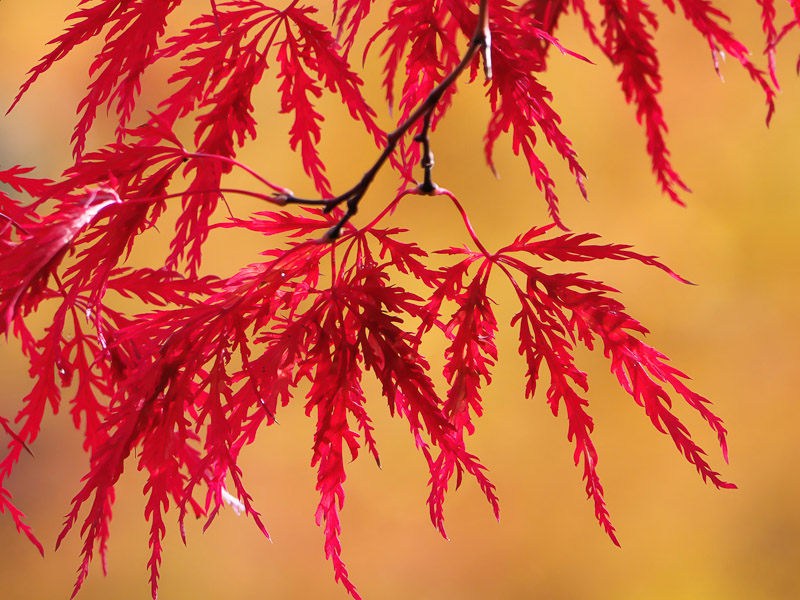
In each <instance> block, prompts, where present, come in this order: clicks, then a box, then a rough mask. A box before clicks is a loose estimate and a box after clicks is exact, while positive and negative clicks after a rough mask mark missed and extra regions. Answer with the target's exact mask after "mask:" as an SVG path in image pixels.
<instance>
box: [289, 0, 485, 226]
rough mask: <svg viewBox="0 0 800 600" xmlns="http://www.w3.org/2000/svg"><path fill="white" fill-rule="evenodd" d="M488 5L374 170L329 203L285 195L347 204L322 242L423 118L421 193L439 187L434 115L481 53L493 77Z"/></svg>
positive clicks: (298, 201) (294, 201)
mask: <svg viewBox="0 0 800 600" xmlns="http://www.w3.org/2000/svg"><path fill="white" fill-rule="evenodd" d="M487 4H488V0H481V2H480V6H479V9H478V24H477V26H476V27H475V33H473V35H472V39H471V40H470V43H469V48H468V49H467V51H466V52H465V53H464V56H463V57H462V58H461V62H459V63H458V65H457V66H456V67H455V68H454V69H453V70H452V71H451V72H450V73H449V74H448V75H447V76H446V77H445V78H444V79H443V80H442V82H441V83H440V84H439V85H437V86H436V87H435V88H433V90H431V92H430V93H429V94H428V96H427V97H426V98H425V100H424V101H423V102H422V104H420V105H419V106H418V107H417V109H416V110H415V111H414V112H413V113H411V115H409V117H408V118H407V119H406V120H405V121H403V122H402V123H401V124H400V125H399V126H398V127H397V129H395V130H394V131H392V132H390V133H389V134H387V136H386V147H385V148H384V149H383V152H381V155H380V156H379V157H378V160H376V161H375V164H373V165H372V167H371V168H370V169H369V170H368V171H367V172H366V173H364V176H363V177H362V178H361V180H360V181H359V182H358V183H357V184H356V185H355V186H353V187H352V188H350V189H349V190H348V191H346V192H345V193H344V194H341V195H339V196H336V197H335V198H330V199H328V200H309V199H305V198H297V197H295V196H286V198H285V199H284V198H281V200H282V201H285V203H286V204H305V205H319V206H324V207H325V208H324V209H323V210H324V212H326V213H328V212H330V211H332V210H333V209H334V208H336V207H337V206H339V205H340V204H342V203H345V204H346V205H347V208H346V211H345V214H344V215H343V216H342V218H341V219H339V222H338V223H337V224H336V225H334V226H333V227H331V228H330V229H329V230H328V231H327V232H326V233H325V235H324V236H323V238H322V239H323V240H325V241H331V242H332V241H334V240H335V239H337V238H338V237H339V236H340V235H341V233H342V228H343V227H344V226H345V225H346V224H347V222H348V221H349V220H350V218H351V217H352V216H353V215H355V214H356V213H357V212H358V205H359V203H360V202H361V198H363V197H364V194H366V192H367V190H368V189H369V186H370V184H371V183H372V180H373V179H375V175H377V174H378V171H380V170H381V168H382V167H383V165H384V163H385V162H386V161H387V160H388V159H389V157H390V156H391V155H392V153H393V152H394V151H395V149H396V148H397V144H398V143H399V142H400V140H401V139H402V138H403V136H404V135H405V134H406V133H408V130H409V129H411V127H412V126H413V125H414V124H415V123H416V122H417V121H419V120H420V119H424V121H423V130H422V132H421V133H420V134H419V135H418V136H416V137H415V141H417V142H420V143H421V144H422V145H423V153H422V154H423V155H422V160H421V161H420V166H422V168H423V169H424V171H425V179H424V181H423V182H422V183H421V184H420V188H419V189H420V191H421V192H423V193H427V194H430V193H433V192H434V191H435V190H436V189H437V186H436V184H435V183H433V181H431V169H432V168H433V154H432V153H431V151H430V142H429V140H428V131H429V129H430V120H431V116H432V114H433V111H434V110H435V108H436V106H437V105H438V104H439V101H440V100H441V99H442V96H443V95H444V93H445V91H447V89H448V88H449V87H450V86H451V85H453V83H454V82H455V81H456V79H458V76H459V75H461V73H462V71H464V69H466V68H467V66H468V65H469V64H470V63H471V62H472V59H473V58H475V55H476V54H477V53H478V51H479V50H480V51H481V53H482V55H483V61H484V71H485V73H486V78H487V79H490V78H491V75H492V63H491V34H490V32H489V9H488V6H487Z"/></svg>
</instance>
